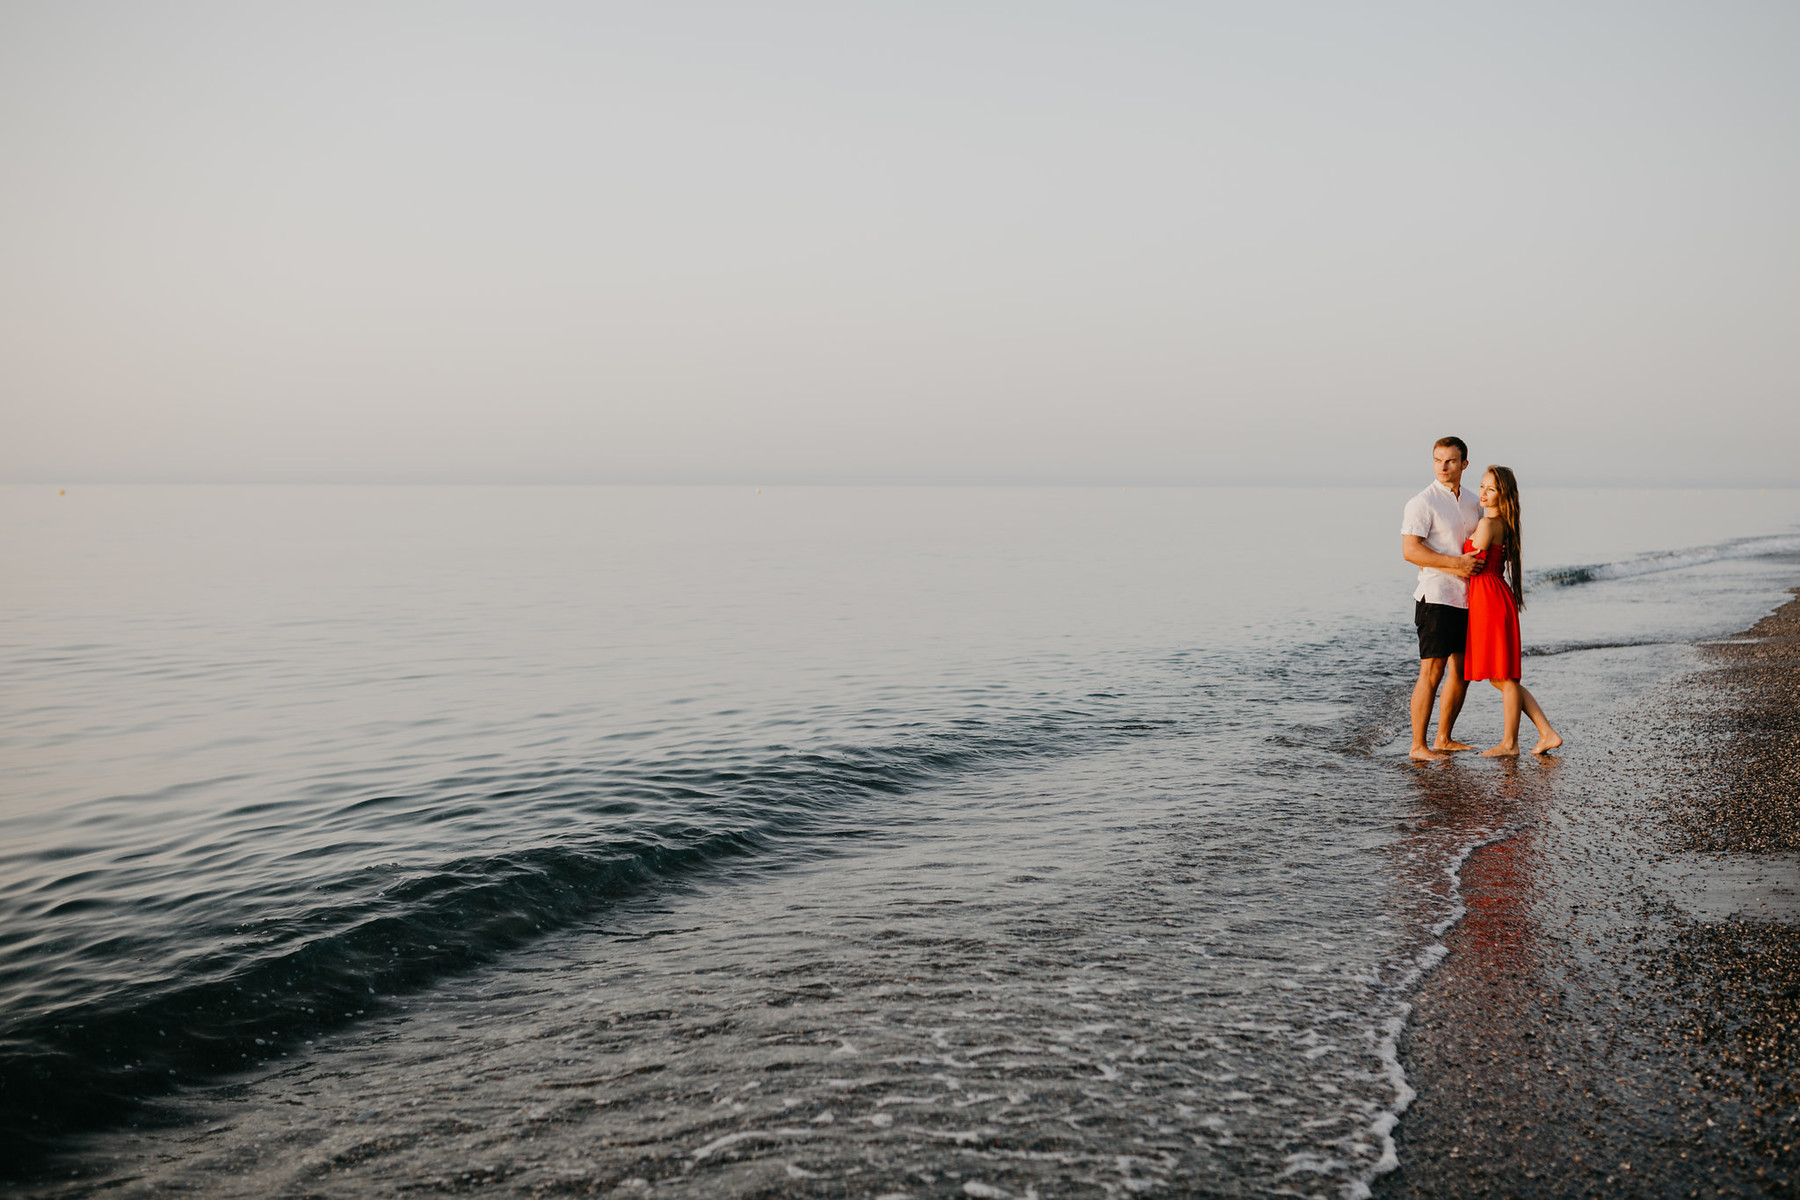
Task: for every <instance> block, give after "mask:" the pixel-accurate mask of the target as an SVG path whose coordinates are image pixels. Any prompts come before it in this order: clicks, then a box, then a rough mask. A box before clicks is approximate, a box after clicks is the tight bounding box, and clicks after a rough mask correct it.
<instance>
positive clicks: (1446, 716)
mask: <svg viewBox="0 0 1800 1200" xmlns="http://www.w3.org/2000/svg"><path fill="white" fill-rule="evenodd" d="M1448 664H1449V665H1448V668H1447V669H1446V671H1445V673H1444V703H1443V705H1442V707H1440V708H1439V709H1438V735H1437V741H1435V742H1433V743H1431V748H1432V749H1433V750H1441V751H1445V752H1449V753H1454V752H1455V751H1457V750H1473V749H1474V748H1475V747H1473V746H1471V745H1469V744H1468V743H1467V742H1459V741H1457V740H1456V739H1455V738H1454V737H1452V736H1451V735H1450V731H1451V730H1453V729H1455V728H1456V718H1457V716H1458V714H1460V713H1461V712H1462V706H1463V700H1464V698H1465V697H1467V696H1468V694H1469V685H1468V683H1467V681H1465V680H1464V679H1463V673H1462V655H1460V654H1452V655H1451V656H1450V658H1449V660H1448Z"/></svg>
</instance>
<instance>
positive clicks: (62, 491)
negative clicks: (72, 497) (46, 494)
mask: <svg viewBox="0 0 1800 1200" xmlns="http://www.w3.org/2000/svg"><path fill="white" fill-rule="evenodd" d="M56 494H57V495H59V496H66V495H68V494H69V493H68V491H67V490H66V489H64V488H57V489H56Z"/></svg>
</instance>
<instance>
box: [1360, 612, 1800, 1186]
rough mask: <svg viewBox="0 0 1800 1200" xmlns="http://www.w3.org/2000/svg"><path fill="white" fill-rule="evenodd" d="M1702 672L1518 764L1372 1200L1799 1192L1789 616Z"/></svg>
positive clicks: (1700, 660)
mask: <svg viewBox="0 0 1800 1200" xmlns="http://www.w3.org/2000/svg"><path fill="white" fill-rule="evenodd" d="M1796 590H1797V591H1800V589H1796ZM1692 653H1693V658H1694V663H1693V665H1694V672H1693V673H1691V674H1689V675H1688V676H1687V677H1686V678H1685V679H1683V680H1680V681H1678V683H1677V684H1676V685H1674V686H1673V687H1672V688H1658V689H1649V690H1648V691H1647V693H1646V694H1645V695H1644V696H1642V697H1640V698H1639V699H1637V700H1636V701H1634V702H1633V703H1632V704H1630V705H1627V706H1626V709H1627V711H1625V712H1624V713H1622V714H1619V715H1618V716H1616V717H1614V718H1611V719H1610V720H1609V721H1608V722H1606V723H1604V724H1601V723H1596V725H1595V726H1594V727H1590V728H1587V729H1582V730H1579V731H1578V733H1579V735H1580V736H1579V737H1572V738H1570V746H1569V748H1568V751H1567V753H1566V756H1565V759H1564V761H1562V762H1558V763H1533V762H1531V761H1529V760H1528V761H1525V762H1522V763H1520V764H1519V765H1518V766H1517V768H1516V769H1515V770H1516V773H1517V775H1518V777H1519V778H1520V779H1522V780H1524V781H1526V787H1525V792H1526V795H1525V799H1524V801H1523V802H1522V803H1521V805H1520V806H1519V807H1520V809H1521V814H1522V817H1523V819H1522V820H1521V822H1520V826H1519V828H1518V830H1517V832H1515V833H1514V835H1513V836H1511V837H1510V838H1507V839H1506V840H1503V841H1500V842H1496V843H1494V844H1492V845H1489V846H1486V847H1484V848H1482V849H1480V850H1478V851H1476V852H1475V853H1474V854H1473V855H1472V856H1471V857H1470V859H1469V861H1468V862H1467V863H1466V864H1465V865H1464V867H1463V871H1462V881H1463V891H1464V901H1465V903H1466V905H1467V907H1468V914H1467V916H1466V917H1465V919H1464V920H1463V921H1462V923H1461V924H1460V925H1458V926H1457V927H1456V928H1455V929H1453V930H1452V931H1451V932H1450V933H1449V934H1448V935H1447V936H1446V938H1445V945H1446V947H1447V948H1448V950H1449V955H1448V957H1447V958H1446V959H1445V961H1444V963H1443V965H1442V966H1441V967H1440V968H1439V969H1438V970H1437V971H1435V972H1433V973H1432V974H1430V975H1429V976H1427V978H1426V981H1425V983H1424V985H1423V987H1422V988H1421V991H1420V993H1419V995H1418V996H1417V998H1416V1001H1415V1006H1414V1012H1413V1017H1412V1021H1411V1024H1410V1026H1409V1028H1408V1032H1407V1035H1406V1037H1405V1039H1404V1040H1403V1042H1402V1045H1401V1050H1400V1054H1401V1061H1402V1063H1403V1064H1404V1066H1405V1068H1406V1070H1407V1072H1408V1075H1409V1078H1410V1081H1411V1083H1412V1085H1413V1086H1414V1087H1415V1088H1416V1089H1417V1091H1418V1098H1417V1099H1416V1100H1415V1101H1414V1103H1413V1105H1412V1107H1411V1109H1410V1110H1409V1111H1408V1112H1407V1114H1406V1116H1405V1118H1404V1119H1403V1120H1402V1122H1401V1124H1400V1127H1399V1130H1398V1135H1397V1143H1398V1150H1399V1159H1400V1167H1399V1169H1398V1170H1396V1171H1395V1172H1393V1173H1392V1174H1389V1175H1386V1176H1384V1177H1382V1178H1381V1179H1379V1180H1378V1181H1377V1184H1376V1186H1375V1194H1376V1195H1377V1196H1379V1197H1394V1198H1399V1197H1448V1196H1457V1197H1462V1196H1470V1197H1475V1196H1495V1197H1510V1196H1517V1197H1573V1196H1604V1197H1619V1196H1658V1197H1661V1196H1695V1197H1698V1196H1758V1195H1781V1196H1791V1195H1795V1194H1796V1193H1797V1192H1800V854H1797V851H1800V600H1795V601H1790V602H1789V603H1788V604H1787V605H1786V606H1785V607H1783V608H1782V609H1781V610H1779V611H1778V612H1777V613H1775V614H1773V615H1771V616H1770V617H1768V618H1767V619H1765V620H1764V621H1762V622H1760V623H1759V624H1758V625H1757V626H1756V627H1755V628H1753V629H1751V630H1749V631H1747V632H1746V633H1745V634H1744V635H1742V637H1741V638H1740V639H1733V640H1732V642H1731V643H1730V644H1712V645H1707V646H1701V647H1698V648H1696V649H1695V650H1694V651H1693V652H1692ZM1527 669H1528V671H1529V665H1528V668H1527ZM1543 699H1545V700H1547V701H1551V702H1552V715H1553V716H1554V706H1553V697H1543ZM1452 770H1455V767H1454V766H1453V767H1452ZM1534 789H1535V791H1534ZM1452 790H1453V789H1452Z"/></svg>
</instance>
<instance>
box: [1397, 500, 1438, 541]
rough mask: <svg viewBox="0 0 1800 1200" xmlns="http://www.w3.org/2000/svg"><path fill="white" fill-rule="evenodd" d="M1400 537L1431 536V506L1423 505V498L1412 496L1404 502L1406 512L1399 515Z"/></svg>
mask: <svg viewBox="0 0 1800 1200" xmlns="http://www.w3.org/2000/svg"><path fill="white" fill-rule="evenodd" d="M1400 535H1401V536H1402V537H1408V536H1410V537H1430V536H1431V506H1430V505H1429V504H1427V503H1425V497H1423V496H1414V497H1413V498H1412V499H1411V500H1408V501H1407V502H1406V511H1405V512H1403V513H1401V514H1400Z"/></svg>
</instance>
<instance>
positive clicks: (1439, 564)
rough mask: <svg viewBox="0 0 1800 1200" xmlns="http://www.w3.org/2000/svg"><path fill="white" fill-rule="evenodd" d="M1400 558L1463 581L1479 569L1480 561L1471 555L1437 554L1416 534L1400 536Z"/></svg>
mask: <svg viewBox="0 0 1800 1200" xmlns="http://www.w3.org/2000/svg"><path fill="white" fill-rule="evenodd" d="M1400 557H1401V558H1404V559H1405V560H1406V561H1407V562H1409V563H1411V564H1412V565H1413V566H1415V567H1432V568H1435V569H1436V570H1439V571H1443V572H1444V573H1445V574H1448V575H1459V576H1461V577H1462V578H1464V579H1467V578H1468V577H1469V576H1471V575H1473V574H1474V573H1475V572H1476V571H1478V570H1480V569H1481V560H1480V559H1479V558H1477V557H1476V556H1475V555H1473V554H1439V553H1438V552H1437V551H1436V550H1433V549H1432V548H1431V547H1429V546H1427V545H1426V544H1425V539H1424V538H1422V537H1420V536H1419V535H1418V534H1416V533H1403V534H1401V535H1400Z"/></svg>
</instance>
